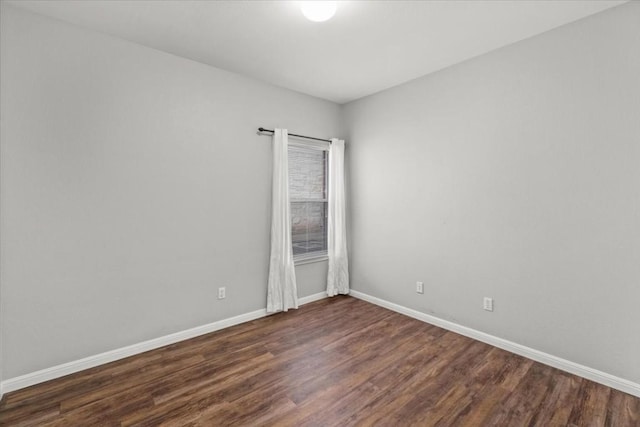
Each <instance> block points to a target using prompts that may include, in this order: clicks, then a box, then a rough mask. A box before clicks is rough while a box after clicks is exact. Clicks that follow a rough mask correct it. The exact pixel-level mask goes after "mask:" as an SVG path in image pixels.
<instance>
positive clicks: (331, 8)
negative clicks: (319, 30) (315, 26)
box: [300, 1, 337, 22]
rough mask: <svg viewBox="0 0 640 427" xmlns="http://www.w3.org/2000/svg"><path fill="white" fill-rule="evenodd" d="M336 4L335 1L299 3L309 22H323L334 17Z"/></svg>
mask: <svg viewBox="0 0 640 427" xmlns="http://www.w3.org/2000/svg"><path fill="white" fill-rule="evenodd" d="M336 3H337V2H335V1H303V2H300V9H301V10H302V14H303V15H304V16H305V17H306V18H307V19H308V20H309V21H313V22H323V21H327V20H329V19H331V17H333V15H335V13H336V8H337V4H336Z"/></svg>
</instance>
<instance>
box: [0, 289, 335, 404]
mask: <svg viewBox="0 0 640 427" xmlns="http://www.w3.org/2000/svg"><path fill="white" fill-rule="evenodd" d="M323 298H327V293H326V292H319V293H317V294H313V295H309V296H306V297H302V298H299V299H298V305H304V304H308V303H310V302H313V301H318V300H321V299H323ZM267 314H268V313H267V310H266V309H264V308H263V309H260V310H256V311H252V312H250V313H245V314H241V315H239V316H234V317H230V318H228V319H223V320H218V321H217V322H213V323H209V324H207V325H202V326H197V327H195V328H191V329H187V330H185V331H180V332H176V333H173V334H170V335H165V336H163V337H159V338H154V339H152V340H148V341H144V342H141V343H138V344H133V345H129V346H126V347H122V348H118V349H115V350H111V351H107V352H105V353H100V354H96V355H94V356H89V357H85V358H84V359H80V360H74V361H72V362H68V363H63V364H62V365H57V366H53V367H51V368H46V369H42V370H39V371H36V372H32V373H29V374H25V375H21V376H19V377H15V378H9V379H7V380H4V381H2V383H0V390H1V391H2V393H9V392H12V391H15V390H19V389H21V388H25V387H29V386H32V385H35V384H39V383H42V382H45V381H49V380H53V379H55V378H60V377H63V376H65V375H69V374H73V373H76V372H79V371H82V370H85V369H89V368H93V367H95V366H99V365H104V364H105V363H109V362H114V361H116V360H119V359H124V358H125V357H129V356H134V355H136V354H140V353H144V352H145V351H149V350H154V349H156V348H160V347H164V346H165V345H170V344H175V343H177V342H180V341H184V340H188V339H190V338H195V337H197V336H200V335H204V334H208V333H210V332H214V331H218V330H220V329H224V328H228V327H230V326H234V325H238V324H240V323H245V322H249V321H251V320H256V319H260V318H261V317H265V316H267ZM0 396H1V394H0Z"/></svg>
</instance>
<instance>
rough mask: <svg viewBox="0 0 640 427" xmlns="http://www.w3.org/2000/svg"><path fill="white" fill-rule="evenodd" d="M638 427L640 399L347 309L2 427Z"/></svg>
mask: <svg viewBox="0 0 640 427" xmlns="http://www.w3.org/2000/svg"><path fill="white" fill-rule="evenodd" d="M94 425H95V426H172V427H173V426H181V427H183V426H193V427H195V426H212V425H225V426H278V427H281V426H336V427H337V426H340V427H342V426H351V425H359V426H373V425H376V426H409V425H417V426H423V427H427V426H439V427H444V426H509V427H511V426H612V427H613V426H615V427H640V399H639V398H636V397H634V396H630V395H628V394H625V393H622V392H619V391H616V390H612V389H610V388H608V387H605V386H602V385H600V384H596V383H593V382H591V381H588V380H585V379H583V378H579V377H576V376H574V375H570V374H568V373H566V372H562V371H559V370H557V369H554V368H551V367H549V366H545V365H542V364H539V363H536V362H533V361H532V360H529V359H525V358H523V357H520V356H517V355H515V354H512V353H509V352H506V351H504V350H501V349H498V348H495V347H492V346H490V345H487V344H484V343H481V342H478V341H474V340H472V339H470V338H466V337H463V336H461V335H458V334H455V333H453V332H450V331H446V330H444V329H441V328H438V327H436V326H433V325H429V324H426V323H423V322H420V321H418V320H415V319H412V318H409V317H406V316H403V315H401V314H398V313H395V312H392V311H389V310H386V309H384V308H381V307H378V306H375V305H372V304H369V303H366V302H364V301H361V300H357V299H354V298H350V297H335V298H330V299H325V300H321V301H317V302H314V303H311V304H307V305H305V306H303V307H302V308H300V309H299V310H293V311H289V312H287V313H280V314H276V315H272V316H268V317H266V318H263V319H258V320H254V321H251V322H247V323H244V324H240V325H236V326H233V327H230V328H226V329H223V330H220V331H216V332H213V333H210V334H206V335H203V336H200V337H196V338H194V339H191V340H187V341H183V342H180V343H176V344H172V345H168V346H166V347H162V348H159V349H157V350H153V351H149V352H146V353H143V354H140V355H136V356H133V357H129V358H127V359H122V360H119V361H116V362H112V363H109V364H106V365H103V366H99V367H95V368H92V369H88V370H86V371H83V372H78V373H76V374H73V375H69V376H66V377H63V378H59V379H56V380H53V381H49V382H46V383H43V384H39V385H36V386H33V387H29V388H26V389H23V390H19V391H16V392H12V393H9V394H7V395H6V396H5V398H4V399H3V401H2V402H1V403H0V426H12V427H13V426H25V427H30V426H50V427H53V426H56V427H58V426H94Z"/></svg>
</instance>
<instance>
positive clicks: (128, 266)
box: [0, 5, 340, 379]
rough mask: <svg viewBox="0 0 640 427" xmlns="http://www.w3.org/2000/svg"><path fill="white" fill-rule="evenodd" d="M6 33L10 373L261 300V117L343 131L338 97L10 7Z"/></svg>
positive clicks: (264, 255) (314, 271)
mask: <svg viewBox="0 0 640 427" xmlns="http://www.w3.org/2000/svg"><path fill="white" fill-rule="evenodd" d="M1 28H2V33H1V37H0V38H1V43H2V45H1V49H0V51H1V52H2V61H1V67H2V68H1V70H0V72H1V87H0V90H1V92H2V101H1V102H2V104H1V105H0V111H1V114H2V128H1V134H0V139H1V141H2V144H1V153H0V154H1V159H2V160H1V162H2V163H1V165H0V166H1V171H2V172H1V188H0V190H1V191H0V193H1V200H0V202H1V211H0V217H1V233H2V243H1V245H2V246H1V248H0V249H1V259H0V262H1V265H0V268H1V283H2V293H3V298H2V301H3V304H4V305H3V307H2V317H3V324H2V339H3V343H4V345H3V352H4V355H3V359H2V360H3V365H4V366H3V368H4V369H3V374H2V377H3V378H4V379H8V378H13V377H16V376H18V375H21V374H26V373H30V372H33V371H36V370H39V369H43V368H48V367H51V366H54V365H57V364H60V363H64V362H69V361H72V360H76V359H79V358H82V357H86V356H91V355H95V354H98V353H101V352H104V351H108V350H112V349H115V348H119V347H122V346H126V345H129V344H134V343H138V342H141V341H144V340H147V339H151V338H156V337H159V336H163V335H166V334H169V333H172V332H177V331H181V330H184V329H188V328H191V327H195V326H200V325H203V324H207V323H209V322H213V321H216V320H220V319H224V318H228V317H231V316H234V315H238V314H243V313H247V312H250V311H253V310H257V309H260V308H264V307H265V305H266V303H265V301H266V282H267V269H268V258H269V230H270V226H269V224H270V222H269V221H270V219H269V218H270V188H271V148H270V138H269V137H267V136H258V135H256V129H257V128H258V127H259V126H267V127H273V126H278V127H287V128H289V129H292V130H294V131H296V132H299V133H302V134H311V135H321V136H327V137H328V136H340V133H339V131H340V128H339V126H340V123H339V118H340V107H339V106H338V105H336V104H333V103H331V102H328V101H323V100H319V99H316V98H312V97H309V96H305V95H302V94H299V93H296V92H292V91H289V90H285V89H281V88H277V87H274V86H269V85H266V84H262V83H259V82H256V81H254V80H251V79H247V78H243V77H240V76H238V75H236V74H233V73H228V72H225V71H222V70H218V69H215V68H211V67H209V66H205V65H202V64H199V63H196V62H192V61H189V60H185V59H182V58H179V57H176V56H172V55H169V54H166V53H162V52H159V51H155V50H152V49H149V48H146V47H142V46H138V45H135V44H132V43H128V42H125V41H122V40H118V39H115V38H112V37H108V36H104V35H101V34H98V33H94V32H89V31H85V30H83V29H81V28H78V27H74V26H71V25H67V24H64V23H61V22H58V21H54V20H51V19H48V18H44V17H39V16H36V15H33V14H29V13H27V12H24V11H20V10H17V9H15V8H12V7H10V6H6V5H3V6H2V23H1ZM256 66H259V64H256ZM297 270H298V271H297V276H298V282H299V295H300V296H306V295H310V294H314V293H317V292H321V291H323V290H324V289H325V286H326V262H325V263H316V264H307V265H303V266H300V267H299V268H298V269H297ZM219 286H226V288H227V298H226V300H223V301H218V300H217V299H216V295H217V288H218V287H219Z"/></svg>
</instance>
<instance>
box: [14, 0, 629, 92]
mask: <svg viewBox="0 0 640 427" xmlns="http://www.w3.org/2000/svg"><path fill="white" fill-rule="evenodd" d="M8 3H10V4H12V5H14V6H17V7H21V8H24V9H29V10H31V11H34V12H37V13H41V14H43V15H48V16H51V17H54V18H57V19H60V20H64V21H68V22H71V23H74V24H78V25H81V26H83V27H87V28H90V29H93V30H97V31H101V32H104V33H108V34H111V35H114V36H117V37H120V38H123V39H126V40H130V41H132V42H135V43H139V44H142V45H145V46H149V47H152V48H155V49H159V50H162V51H165V52H170V53H173V54H175V55H179V56H182V57H185V58H189V59H193V60H195V61H199V62H202V63H205V64H210V65H213V66H215V67H219V68H223V69H226V70H229V71H233V72H237V73H240V74H244V75H246V76H250V77H254V78H256V79H259V80H262V81H265V82H268V83H272V84H275V85H278V86H283V87H286V88H289V89H293V90H296V91H299V92H303V93H306V94H309V95H313V96H317V97H320V98H325V99H328V100H331V101H335V102H338V103H345V102H349V101H351V100H354V99H357V98H360V97H363V96H366V95H369V94H372V93H375V92H378V91H380V90H383V89H386V88H389V87H391V86H395V85H397V84H400V83H403V82H406V81H408V80H411V79H414V78H416V77H420V76H422V75H425V74H428V73H431V72H434V71H436V70H440V69H442V68H445V67H448V66H450V65H452V64H455V63H458V62H461V61H464V60H466V59H469V58H472V57H474V56H477V55H480V54H483V53H485V52H488V51H491V50H494V49H497V48H499V47H501V46H505V45H508V44H510V43H513V42H516V41H518V40H522V39H525V38H527V37H531V36H533V35H536V34H539V33H542V32H544V31H547V30H550V29H552V28H555V27H558V26H560V25H564V24H566V23H569V22H572V21H575V20H577V19H580V18H583V17H585V16H588V15H591V14H594V13H597V12H600V11H602V10H604V9H607V8H610V7H613V6H617V5H619V4H621V3H625V1H614V0H608V1H597V0H574V1H562V0H548V1H542V0H533V1H531V0H511V1H506V0H498V1H484V0H475V1H343V2H339V4H338V11H337V13H336V16H335V17H334V18H333V19H332V20H330V21H327V22H323V23H316V22H310V21H307V20H306V19H305V18H304V17H303V16H302V14H301V12H300V9H299V4H298V3H299V2H296V1H175V0H174V1H116V0H106V1H103V0H93V1H70V0H59V1H31V0H20V1H16V0H12V1H9V2H8Z"/></svg>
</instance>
